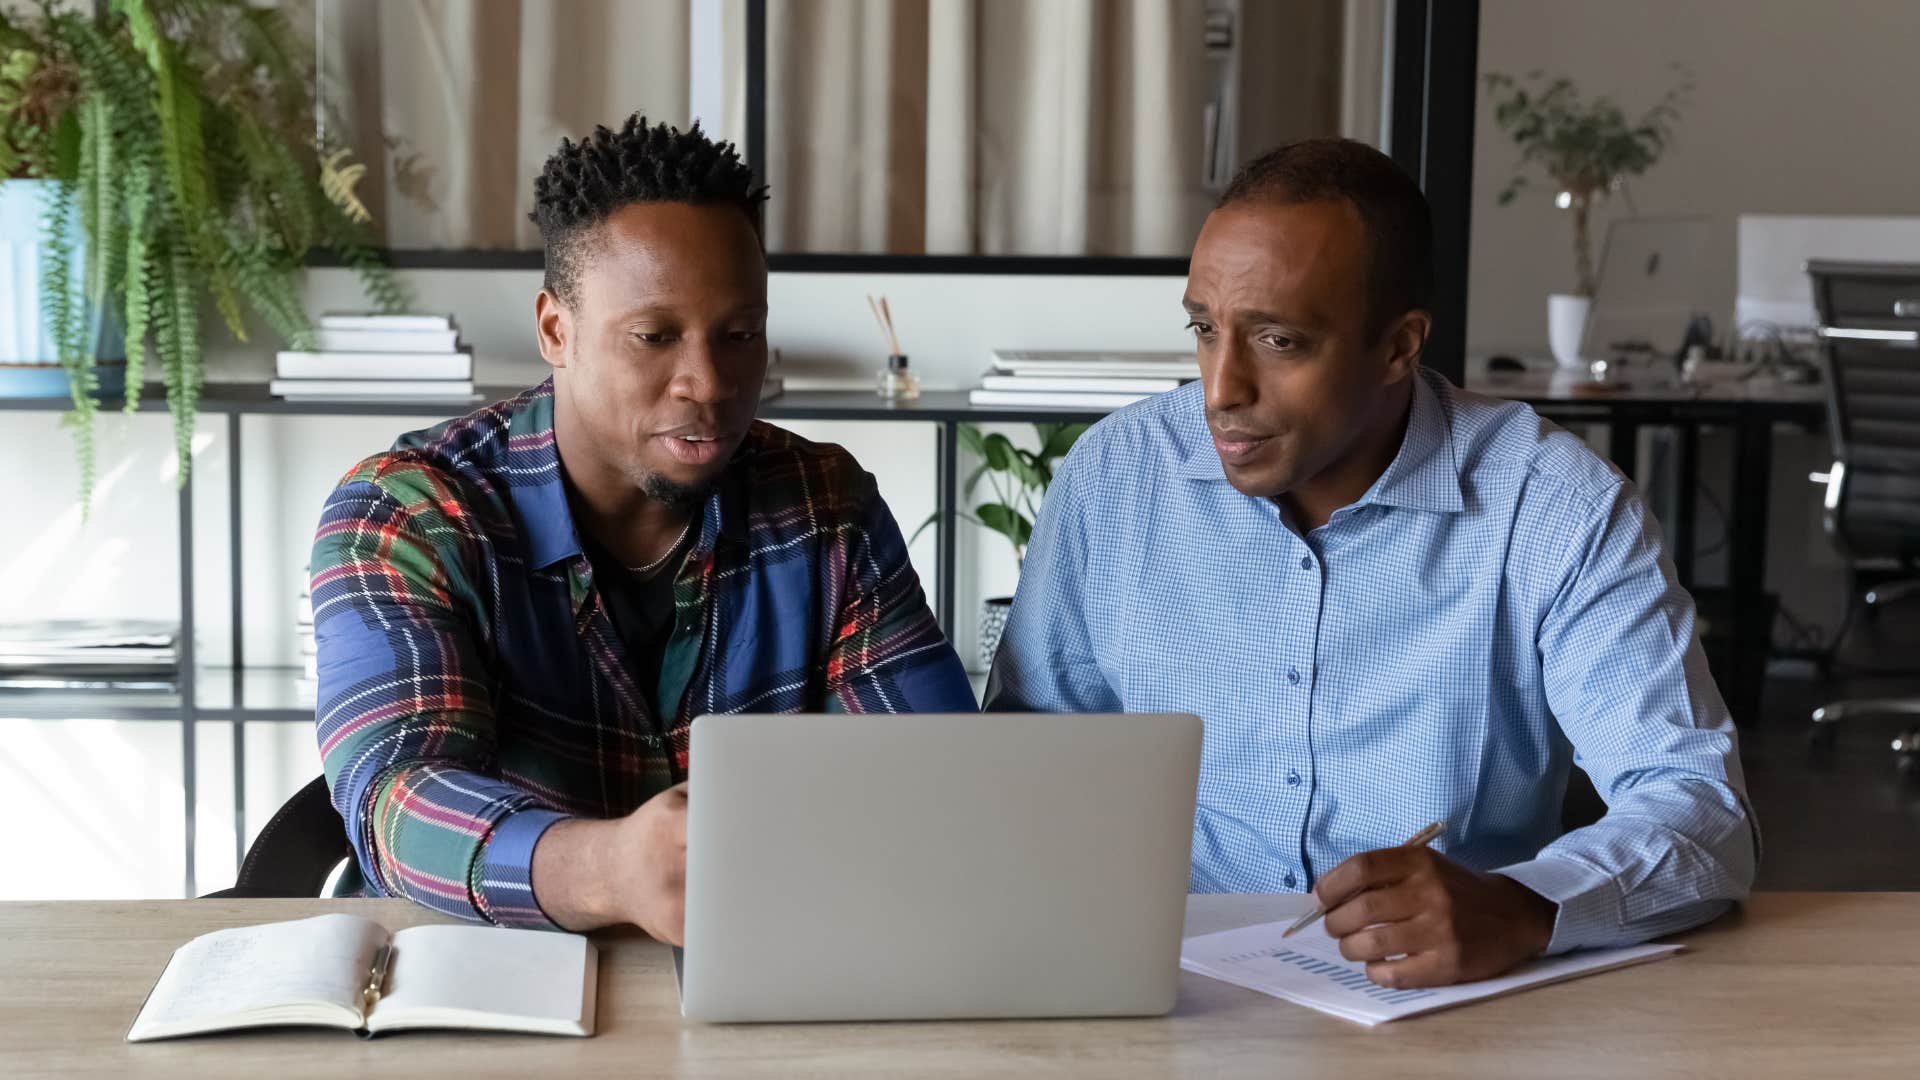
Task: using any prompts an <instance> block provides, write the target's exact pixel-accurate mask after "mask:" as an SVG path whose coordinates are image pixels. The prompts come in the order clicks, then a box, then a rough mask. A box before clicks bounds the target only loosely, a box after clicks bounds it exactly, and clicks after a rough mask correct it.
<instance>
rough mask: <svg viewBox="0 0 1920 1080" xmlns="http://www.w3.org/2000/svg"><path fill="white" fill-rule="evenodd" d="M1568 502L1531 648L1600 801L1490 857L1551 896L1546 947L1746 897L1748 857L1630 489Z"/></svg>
mask: <svg viewBox="0 0 1920 1080" xmlns="http://www.w3.org/2000/svg"><path fill="white" fill-rule="evenodd" d="M1583 517H1584V521H1583V523H1582V524H1581V526H1580V527H1579V529H1578V530H1577V535H1576V536H1575V537H1574V538H1573V540H1572V542H1570V543H1569V545H1568V547H1567V552H1568V563H1567V567H1566V571H1565V573H1564V574H1563V575H1562V578H1561V580H1560V583H1559V591H1558V593H1557V595H1556V596H1555V597H1554V598H1553V600H1552V602H1551V604H1550V606H1549V608H1548V610H1547V612H1546V616H1545V618H1544V619H1543V620H1542V622H1541V626H1540V631H1539V648H1540V661H1541V671H1542V675H1543V679H1544V683H1545V690H1546V696H1547V702H1548V704H1549V706H1550V707H1551V709H1552V711H1553V715H1554V718H1555V719H1556V720H1557V721H1558V723H1559V725H1560V728H1561V730H1562V731H1563V732H1564V733H1565V734H1566V736H1567V739H1568V741H1569V742H1570V743H1571V744H1572V747H1573V751H1574V760H1575V762H1576V763H1577V764H1578V765H1579V766H1580V767H1581V768H1583V769H1585V770H1586V772H1587V774H1588V775H1589V776H1590V777H1592V779H1593V783H1594V787H1595V788H1596V789H1597V790H1598V791H1599V793H1600V795H1601V797H1602V798H1603V799H1604V800H1605V801H1606V803H1607V813H1606V815H1605V816H1604V817H1603V818H1602V819H1601V820H1600V821H1598V822H1596V823H1595V824H1593V825H1590V826H1588V827H1586V828H1583V829H1576V830H1574V831H1573V832H1570V833H1567V834H1566V835H1564V836H1562V837H1560V838H1559V839H1558V840H1556V841H1554V842H1553V843H1551V844H1549V845H1547V846H1546V847H1545V848H1543V849H1541V851H1540V852H1539V853H1538V854H1537V855H1536V856H1535V857H1534V858H1533V859H1530V860H1528V861H1526V862H1522V863H1519V864H1516V865H1512V866H1507V867H1504V868H1502V869H1500V870H1499V871H1498V872H1499V873H1502V874H1505V875H1506V876H1508V877H1510V878H1512V879H1514V880H1515V881H1518V882H1520V883H1521V884H1523V885H1525V886H1527V887H1528V888H1530V889H1532V890H1533V891H1534V892H1537V893H1539V894H1540V895H1541V896H1543V897H1545V898H1546V899H1548V900H1551V901H1553V902H1555V903H1556V904H1558V905H1559V914H1558V916H1557V918H1556V920H1555V924H1554V930H1553V939H1552V943H1551V945H1550V946H1549V951H1550V952H1556V953H1557V952H1564V951H1566V950H1568V949H1573V948H1580V947H1585V946H1606V945H1622V944H1629V943H1633V942H1637V941H1644V940H1646V939H1648V938H1652V937H1657V936H1659V935H1661V934H1667V933H1672V932H1675V931H1679V930H1684V929H1687V928H1688V927H1691V926H1695V925H1697V924H1699V923H1702V922H1705V921H1706V920H1708V919H1711V918H1713V917H1714V916H1715V915H1717V914H1719V913H1720V912H1722V911H1724V910H1725V909H1726V908H1727V907H1728V906H1729V905H1730V904H1731V903H1732V902H1734V901H1736V900H1740V899H1743V898H1744V897H1746V896H1747V894H1748V893H1749V891H1750V890H1751V889H1752V887H1753V877H1754V870H1755V867H1756V865H1757V862H1758V858H1759V833H1758V830H1757V828H1756V825H1755V823H1754V819H1753V814H1752V811H1751V809H1750V807H1749V805H1748V803H1747V797H1746V785H1745V781H1744V778H1743V777H1742V775H1741V770H1740V757H1739V751H1738V746H1737V744H1736V741H1735V736H1734V729H1733V722H1732V719H1731V718H1730V717H1729V716H1728V714H1727V709H1726V705H1725V704H1724V702H1723V701H1722V699H1721V696H1720V692H1719V690H1718V689H1717V688H1716V687H1715V686H1714V682H1713V677H1712V675H1711V674H1709V673H1708V671H1707V663H1706V657H1705V654H1704V653H1703V652H1702V650H1701V647H1700V642H1699V639H1698V636H1697V635H1696V633H1695V613H1694V605H1693V601H1692V599H1691V598H1690V597H1689V596H1688V595H1687V593H1686V591H1685V590H1684V589H1682V588H1681V587H1680V585H1679V583H1678V581H1677V580H1676V579H1675V575H1674V572H1673V567H1672V565H1671V563H1670V562H1669V561H1668V560H1667V559H1666V557H1665V556H1664V555H1663V554H1662V549H1661V545H1660V541H1659V537H1658V534H1657V532H1656V527H1655V526H1654V525H1653V524H1652V522H1651V521H1649V519H1648V515H1647V511H1646V506H1645V504H1644V503H1643V502H1642V501H1641V499H1640V498H1639V496H1638V495H1637V494H1635V493H1634V492H1633V490H1632V489H1631V488H1630V487H1627V486H1626V485H1624V484H1622V485H1619V486H1617V487H1615V488H1614V489H1613V490H1612V491H1611V492H1609V493H1607V494H1606V495H1605V496H1603V497H1601V498H1600V499H1599V500H1597V501H1596V502H1594V503H1593V504H1592V505H1590V506H1588V507H1586V508H1585V511H1584V515H1583Z"/></svg>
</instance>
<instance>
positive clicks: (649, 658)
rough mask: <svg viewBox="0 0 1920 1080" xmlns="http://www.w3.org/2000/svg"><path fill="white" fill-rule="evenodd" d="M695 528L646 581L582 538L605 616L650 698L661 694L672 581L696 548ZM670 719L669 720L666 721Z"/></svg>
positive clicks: (671, 612)
mask: <svg viewBox="0 0 1920 1080" xmlns="http://www.w3.org/2000/svg"><path fill="white" fill-rule="evenodd" d="M692 541H693V530H691V529H689V530H688V531H687V535H686V536H684V537H682V538H681V540H680V542H679V543H677V544H675V545H674V550H673V552H672V553H671V554H669V555H668V556H667V558H666V560H665V562H664V563H663V564H662V565H661V567H660V569H658V570H655V571H654V572H653V573H652V574H650V575H648V576H646V577H642V576H640V575H638V574H635V573H634V572H633V571H632V570H631V569H629V568H628V567H627V565H626V564H625V563H622V562H621V561H620V560H619V559H617V558H615V557H614V555H613V553H612V552H609V551H607V550H606V549H605V548H603V547H601V546H600V545H599V544H597V543H595V542H594V541H593V540H591V539H587V538H583V539H582V542H583V543H584V544H585V546H586V549H587V560H588V561H589V562H591V563H592V564H593V582H594V587H595V588H597V589H598V590H600V597H601V599H602V600H603V601H604V602H605V603H606V607H607V617H608V619H610V620H611V621H612V622H613V629H614V631H615V632H617V633H618V634H619V635H620V643H621V644H622V645H624V646H626V651H627V660H628V663H629V664H630V666H631V669H632V672H633V677H634V680H635V681H636V682H638V683H639V684H640V687H641V688H642V689H644V690H645V691H646V692H647V695H648V697H647V700H648V701H652V700H653V699H654V698H655V697H657V696H658V695H659V690H660V664H661V661H662V660H663V659H664V658H665V656H666V652H667V641H668V639H670V638H671V637H673V620H674V610H673V579H674V578H675V577H676V576H677V575H678V574H679V571H680V565H681V564H682V563H683V562H685V561H686V558H687V550H688V549H689V548H690V547H691V546H692ZM668 719H671V718H668Z"/></svg>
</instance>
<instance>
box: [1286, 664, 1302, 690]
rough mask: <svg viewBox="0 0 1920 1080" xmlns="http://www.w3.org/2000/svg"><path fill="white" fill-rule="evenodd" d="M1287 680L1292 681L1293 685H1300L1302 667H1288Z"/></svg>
mask: <svg viewBox="0 0 1920 1080" xmlns="http://www.w3.org/2000/svg"><path fill="white" fill-rule="evenodd" d="M1287 681H1288V682H1290V683H1292V684H1293V685H1295V686H1299V685H1300V669H1299V668H1288V669H1287Z"/></svg>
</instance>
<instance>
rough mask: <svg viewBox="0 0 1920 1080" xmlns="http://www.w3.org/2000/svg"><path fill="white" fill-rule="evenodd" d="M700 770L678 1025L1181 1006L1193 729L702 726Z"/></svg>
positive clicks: (842, 722)
mask: <svg viewBox="0 0 1920 1080" xmlns="http://www.w3.org/2000/svg"><path fill="white" fill-rule="evenodd" d="M691 758H692V769H691V772H690V774H689V777H688V781H689V783H688V799H689V804H688V811H687V812H688V818H687V922H686V948H685V951H684V954H683V955H682V956H681V957H679V958H678V961H679V967H680V976H681V985H680V1010H681V1012H682V1013H683V1014H684V1015H686V1016H688V1017H690V1018H693V1019H696V1020H708V1021H757V1020H904V1019H958V1018H965V1017H973V1018H979V1017H1017V1016H1026V1017H1037V1016H1145V1015H1158V1014H1161V1013H1165V1012H1167V1011H1168V1010H1170V1009H1172V1008H1173V1003H1174V997H1175V994H1176V993H1177V988H1178V983H1179V963H1180V936H1181V927H1182V921H1183V917H1184V912H1185V907H1186V893H1187V873H1188V861H1189V857H1190V852H1191V850H1192V835H1193V812H1194V787H1195V783H1196V781H1197V779H1198V776H1199V769H1200V720H1199V718H1198V717H1195V716H1187V715H1183V714H1133V715H1119V716H1051V715H1021V714H1007V713H1001V714H988V715H970V714H969V715H918V716H839V715H829V716H791V715H789V716H703V717H701V718H699V719H698V720H696V721H694V725H693V744H692V749H691Z"/></svg>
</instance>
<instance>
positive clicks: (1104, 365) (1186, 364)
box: [993, 349, 1200, 379]
mask: <svg viewBox="0 0 1920 1080" xmlns="http://www.w3.org/2000/svg"><path fill="white" fill-rule="evenodd" d="M993 369H994V370H995V371H996V372H999V373H1000V374H1002V375H1049V376H1051V375H1104V376H1118V377H1120V378H1162V379H1164V378H1173V379H1197V378H1199V377H1200V362H1199V360H1197V359H1196V358H1195V357H1194V354H1192V353H1186V352H1079V351H1063V350H1011V349H995V350H994V351H993Z"/></svg>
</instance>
